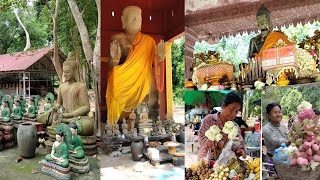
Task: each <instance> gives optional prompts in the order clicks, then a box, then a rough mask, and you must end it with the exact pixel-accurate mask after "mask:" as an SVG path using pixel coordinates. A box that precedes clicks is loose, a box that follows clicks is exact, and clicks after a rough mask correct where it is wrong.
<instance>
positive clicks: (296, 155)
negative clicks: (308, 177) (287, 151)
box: [292, 151, 301, 159]
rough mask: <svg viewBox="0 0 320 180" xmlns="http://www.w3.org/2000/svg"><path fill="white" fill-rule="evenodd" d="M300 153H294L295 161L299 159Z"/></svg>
mask: <svg viewBox="0 0 320 180" xmlns="http://www.w3.org/2000/svg"><path fill="white" fill-rule="evenodd" d="M300 156H301V155H300V152H299V151H296V152H294V153H293V155H292V157H293V158H295V159H298V157H300Z"/></svg>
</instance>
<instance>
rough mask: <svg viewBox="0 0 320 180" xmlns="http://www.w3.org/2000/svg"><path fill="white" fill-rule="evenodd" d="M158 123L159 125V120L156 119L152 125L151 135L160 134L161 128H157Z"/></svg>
mask: <svg viewBox="0 0 320 180" xmlns="http://www.w3.org/2000/svg"><path fill="white" fill-rule="evenodd" d="M158 125H159V121H156V122H155V123H154V125H153V127H152V132H151V135H152V136H159V135H161V129H159V128H158Z"/></svg>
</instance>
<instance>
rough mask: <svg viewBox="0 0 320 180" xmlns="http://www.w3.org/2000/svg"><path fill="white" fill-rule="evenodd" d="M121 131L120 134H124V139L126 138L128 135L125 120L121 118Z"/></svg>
mask: <svg viewBox="0 0 320 180" xmlns="http://www.w3.org/2000/svg"><path fill="white" fill-rule="evenodd" d="M121 130H122V134H124V135H125V136H126V137H128V135H129V131H128V124H127V122H126V119H125V118H123V123H122V124H121Z"/></svg>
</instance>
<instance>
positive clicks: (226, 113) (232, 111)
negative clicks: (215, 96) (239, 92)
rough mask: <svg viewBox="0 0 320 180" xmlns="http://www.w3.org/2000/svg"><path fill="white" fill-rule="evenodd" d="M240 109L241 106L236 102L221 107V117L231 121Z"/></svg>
mask: <svg viewBox="0 0 320 180" xmlns="http://www.w3.org/2000/svg"><path fill="white" fill-rule="evenodd" d="M240 109H241V104H240V103H238V102H234V103H231V104H229V105H227V106H222V112H221V116H222V117H223V118H224V119H225V120H227V121H231V120H233V119H234V118H235V117H236V115H237V114H238V112H239V111H240Z"/></svg>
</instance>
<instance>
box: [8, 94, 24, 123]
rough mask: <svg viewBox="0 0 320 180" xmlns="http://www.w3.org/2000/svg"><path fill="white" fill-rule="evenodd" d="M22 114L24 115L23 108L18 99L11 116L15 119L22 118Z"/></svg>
mask: <svg viewBox="0 0 320 180" xmlns="http://www.w3.org/2000/svg"><path fill="white" fill-rule="evenodd" d="M22 115H23V113H22V108H21V105H20V100H19V99H16V100H15V101H14V105H13V110H12V114H11V117H12V118H13V119H14V120H22Z"/></svg>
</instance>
